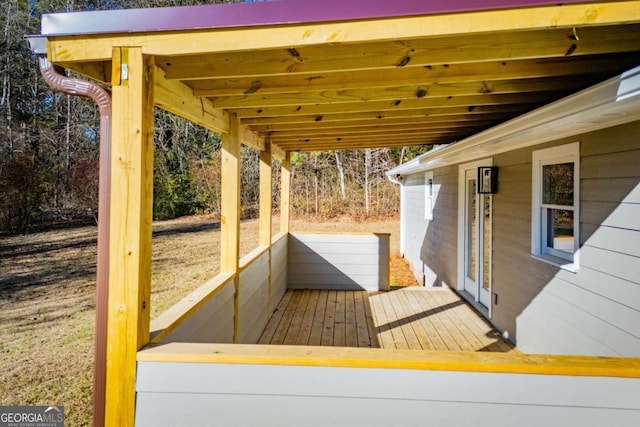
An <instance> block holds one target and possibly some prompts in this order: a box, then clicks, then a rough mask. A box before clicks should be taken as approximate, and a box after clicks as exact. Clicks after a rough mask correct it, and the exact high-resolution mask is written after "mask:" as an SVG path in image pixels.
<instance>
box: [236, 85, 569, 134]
mask: <svg viewBox="0 0 640 427" xmlns="http://www.w3.org/2000/svg"><path fill="white" fill-rule="evenodd" d="M568 94H569V92H568V91H564V90H560V91H557V92H553V91H545V92H525V93H517V94H513V93H507V94H494V93H480V94H474V95H462V96H446V97H441V98H437V97H430V98H412V99H404V100H400V99H397V100H382V101H358V102H345V103H340V104H339V105H336V104H311V105H293V106H291V105H284V106H276V107H260V108H238V109H231V110H229V112H233V113H236V114H237V115H238V117H239V118H240V119H241V120H244V119H250V118H261V117H282V116H299V115H313V116H315V117H317V116H318V115H321V114H331V113H335V112H336V111H338V110H339V111H340V112H341V113H361V112H365V111H375V112H378V111H397V110H416V109H422V108H444V107H469V106H475V107H477V106H481V105H485V106H486V105H506V104H537V103H540V104H546V103H548V102H549V101H550V100H555V99H559V98H562V97H563V96H565V95H568ZM252 129H253V127H252Z"/></svg>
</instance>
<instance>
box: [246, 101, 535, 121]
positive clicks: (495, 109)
mask: <svg viewBox="0 0 640 427" xmlns="http://www.w3.org/2000/svg"><path fill="white" fill-rule="evenodd" d="M531 108H532V106H530V105H528V104H519V105H518V104H514V105H492V106H480V107H476V108H468V107H452V108H423V109H416V110H398V111H384V112H363V113H352V114H343V113H340V112H338V113H335V114H325V115H323V116H282V117H266V118H258V119H255V118H254V119H245V120H242V123H243V124H247V125H253V124H276V123H314V122H315V123H318V122H325V123H326V122H331V123H338V124H339V123H340V122H351V121H354V120H370V121H371V120H373V121H383V120H386V119H395V118H409V117H411V118H415V119H419V118H422V117H436V116H443V117H445V116H446V117H452V116H454V117H455V116H457V115H465V116H466V115H475V116H477V117H478V118H482V117H483V116H484V115H485V114H493V113H500V114H503V115H504V113H511V112H519V111H528V110H530V109H531Z"/></svg>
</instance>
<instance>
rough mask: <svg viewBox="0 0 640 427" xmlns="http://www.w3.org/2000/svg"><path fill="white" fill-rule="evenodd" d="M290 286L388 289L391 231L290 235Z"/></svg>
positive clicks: (288, 281)
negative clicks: (388, 232) (386, 232)
mask: <svg viewBox="0 0 640 427" xmlns="http://www.w3.org/2000/svg"><path fill="white" fill-rule="evenodd" d="M287 250H288V266H287V286H288V288H289V289H340V290H369V291H378V290H386V289H387V288H388V286H389V235H388V234H373V233H366V234H290V235H289V243H288V249H287Z"/></svg>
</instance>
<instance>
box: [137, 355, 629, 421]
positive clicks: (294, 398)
mask: <svg viewBox="0 0 640 427" xmlns="http://www.w3.org/2000/svg"><path fill="white" fill-rule="evenodd" d="M136 392H137V396H136V412H135V416H136V422H135V425H136V426H138V427H145V426H153V427H161V426H192V427H197V426H211V425H221V426H275V425H282V426H309V427H311V426H322V427H324V426H371V427H375V426H381V427H382V426H396V425H398V426H399V425H402V426H425V425H437V426H445V425H447V426H449V425H454V426H486V425H496V426H515V425H517V426H523V427H526V426H531V427H538V426H578V425H579V426H602V425H610V424H611V423H612V422H613V424H615V425H616V426H620V427H624V426H637V425H640V401H639V400H638V399H637V396H638V395H640V381H638V380H637V379H634V378H632V379H629V378H614V377H585V376H567V375H537V374H535V375H534V374H510V373H499V374H496V373H486V372H452V371H444V370H433V371H432V370H416V369H383V368H362V367H319V366H276V365H257V364H224V363H178V362H169V363H168V362H149V361H140V362H138V374H137V386H136Z"/></svg>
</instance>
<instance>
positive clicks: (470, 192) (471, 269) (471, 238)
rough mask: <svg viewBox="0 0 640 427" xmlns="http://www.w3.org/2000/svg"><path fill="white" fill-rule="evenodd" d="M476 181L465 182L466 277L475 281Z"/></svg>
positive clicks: (476, 237)
mask: <svg viewBox="0 0 640 427" xmlns="http://www.w3.org/2000/svg"><path fill="white" fill-rule="evenodd" d="M477 191H478V190H477V189H476V180H475V179H470V180H469V181H468V182H467V197H468V198H469V199H468V200H467V209H468V211H467V277H468V278H470V279H471V280H473V281H474V282H475V280H476V257H477V256H478V254H477V253H476V248H477V247H478V230H476V192H477Z"/></svg>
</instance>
